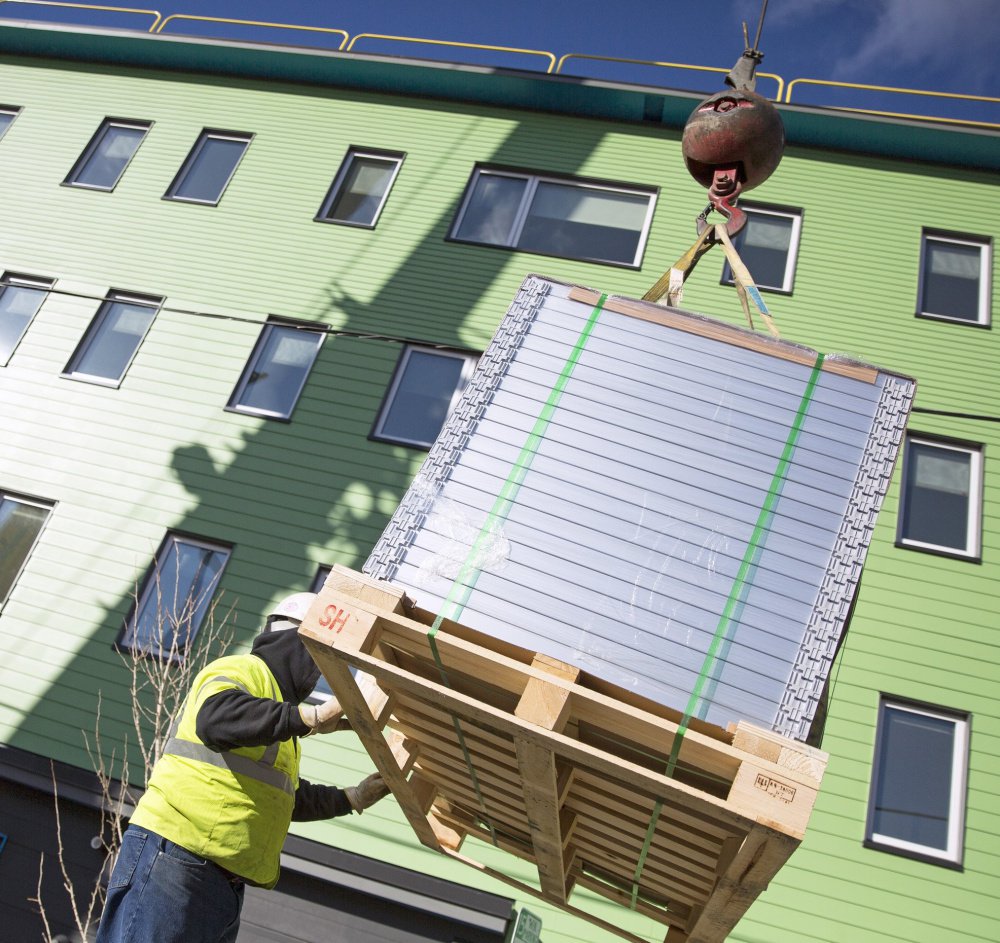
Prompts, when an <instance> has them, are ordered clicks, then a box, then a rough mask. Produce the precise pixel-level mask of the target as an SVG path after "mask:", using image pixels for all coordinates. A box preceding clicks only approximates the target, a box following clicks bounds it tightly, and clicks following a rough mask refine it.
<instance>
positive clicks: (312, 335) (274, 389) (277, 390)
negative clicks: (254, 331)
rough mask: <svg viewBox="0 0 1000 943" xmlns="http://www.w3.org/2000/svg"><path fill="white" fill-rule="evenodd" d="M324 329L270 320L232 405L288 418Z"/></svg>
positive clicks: (252, 411)
mask: <svg viewBox="0 0 1000 943" xmlns="http://www.w3.org/2000/svg"><path fill="white" fill-rule="evenodd" d="M322 343H323V332H322V331H318V330H316V325H315V324H310V325H297V324H294V323H292V322H281V321H269V322H268V323H267V324H266V325H264V330H263V331H261V333H260V337H259V338H258V339H257V344H256V345H255V346H254V349H253V353H252V354H251V355H250V360H249V362H248V363H247V366H246V369H245V370H244V371H243V375H242V376H241V377H240V381H239V383H237V384H236V389H235V390H234V391H233V395H232V397H230V400H229V406H228V408H229V409H235V410H237V411H238V412H242V413H254V414H255V415H258V416H270V417H272V418H276V419H288V418H289V417H290V416H291V415H292V410H293V409H294V408H295V404H296V403H297V402H298V399H299V395H300V394H301V393H302V389H303V387H304V386H305V385H306V378H307V377H308V376H309V371H310V370H311V369H312V365H313V362H314V361H315V360H316V355H317V353H319V347H320V344H322Z"/></svg>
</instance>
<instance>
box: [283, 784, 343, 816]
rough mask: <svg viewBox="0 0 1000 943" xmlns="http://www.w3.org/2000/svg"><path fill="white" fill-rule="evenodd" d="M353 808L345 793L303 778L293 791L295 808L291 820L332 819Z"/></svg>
mask: <svg viewBox="0 0 1000 943" xmlns="http://www.w3.org/2000/svg"><path fill="white" fill-rule="evenodd" d="M353 811H354V810H353V809H352V808H351V803H350V802H348V800H347V793H345V792H344V790H343V789H337V788H336V787H335V786H319V785H316V784H315V783H311V782H309V781H308V780H305V779H301V778H300V779H299V788H298V789H297V790H296V791H295V808H294V809H293V810H292V820H293V821H295V822H315V821H316V820H317V819H332V818H335V817H336V816H338V815H350V813H351V812H353Z"/></svg>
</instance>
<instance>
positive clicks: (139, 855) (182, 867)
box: [96, 825, 243, 943]
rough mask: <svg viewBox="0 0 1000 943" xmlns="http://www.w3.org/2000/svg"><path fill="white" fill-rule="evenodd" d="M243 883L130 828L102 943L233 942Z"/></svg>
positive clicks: (106, 906) (112, 883) (114, 880)
mask: <svg viewBox="0 0 1000 943" xmlns="http://www.w3.org/2000/svg"><path fill="white" fill-rule="evenodd" d="M242 907H243V883H242V882H238V881H237V882H234V881H232V880H231V879H230V878H229V877H228V876H227V874H226V872H225V871H223V870H222V869H221V868H218V867H216V866H215V865H214V864H212V863H211V862H210V861H206V860H205V859H204V858H199V857H198V856H197V855H193V854H191V852H190V851H188V850H187V849H186V848H181V846H180V845H175V844H174V843H173V842H172V841H167V839H165V838H162V837H161V836H159V835H157V834H155V833H154V832H147V831H146V830H145V829H141V828H137V827H136V826H134V825H131V826H129V828H128V829H127V830H126V832H125V836H124V838H123V839H122V847H121V851H120V852H119V854H118V860H117V861H116V862H115V867H114V870H113V871H112V872H111V880H110V881H109V882H108V898H107V901H106V902H105V904H104V913H103V915H102V916H101V925H100V927H98V930H97V941H96V943H233V941H235V939H236V933H237V931H238V930H239V928H240V910H241V909H242Z"/></svg>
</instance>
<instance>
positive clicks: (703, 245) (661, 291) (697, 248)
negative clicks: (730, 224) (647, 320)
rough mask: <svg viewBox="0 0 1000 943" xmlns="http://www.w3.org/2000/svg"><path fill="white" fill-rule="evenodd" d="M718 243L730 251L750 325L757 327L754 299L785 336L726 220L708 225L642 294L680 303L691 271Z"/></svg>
mask: <svg viewBox="0 0 1000 943" xmlns="http://www.w3.org/2000/svg"><path fill="white" fill-rule="evenodd" d="M716 243H719V245H721V246H722V249H723V251H724V252H725V253H726V259H727V260H728V261H729V268H730V269H731V270H732V273H733V282H734V284H735V285H736V292H737V294H738V295H739V297H740V304H741V305H742V306H743V313H744V314H745V315H746V318H747V324H749V325H750V329H751V330H755V328H754V323H753V317H752V316H751V314H750V301H751V300H752V301H753V303H754V307H755V308H756V309H757V310H758V311H759V312H760V316H761V317H762V318H763V319H764V325H765V327H766V328H767V329H768V331H769V332H770V333H771V335H772V336H773V337H781V335H780V334H779V333H778V328H777V326H776V325H775V323H774V319H773V318H772V317H771V313H770V312H769V311H768V310H767V305H766V304H764V299H763V298H761V296H760V292H759V291H758V290H757V286H756V285H755V284H754V281H753V278H751V277H750V272H749V271H748V270H747V267H746V265H744V264H743V260H742V259H741V258H740V254H739V253H738V252H737V251H736V247H735V246H734V245H733V241H732V239H730V238H729V233H728V232H726V224H725V223H718V224H716V225H715V226H706V227H705V229H704V230H702V232H701V233H700V234H699V236H698V238H697V239H696V240H695V241H694V244H693V245H692V246H691V248H690V249H688V250H687V252H685V253H684V254H683V255H682V256H681V257H680V258H679V259H678V260H677V261H676V262H675V263H674V264H673V265H672V266H671V267H670V268H669V269H668V270H667V271H666V272H664V273H663V275H661V276H660V278H659V279H658V280H657V282H656V284H655V285H654V286H653V287H652V288H650V289H649V291H647V292H646V294H644V295H643V296H642V300H643V301H654V302H659V301H660V299H661V298H663V296H664V295H666V302H665V303H666V304H668V305H670V306H671V307H673V308H678V307H680V303H681V299H682V298H683V297H684V282H685V281H686V280H687V277H688V276H689V275H690V274H691V272H692V271H694V267H695V266H696V265H697V264H698V260H699V259H700V258H701V257H702V256H703V255H704V254H705V253H706V252H708V250H709V249H711V248H712V246H713V245H715V244H716Z"/></svg>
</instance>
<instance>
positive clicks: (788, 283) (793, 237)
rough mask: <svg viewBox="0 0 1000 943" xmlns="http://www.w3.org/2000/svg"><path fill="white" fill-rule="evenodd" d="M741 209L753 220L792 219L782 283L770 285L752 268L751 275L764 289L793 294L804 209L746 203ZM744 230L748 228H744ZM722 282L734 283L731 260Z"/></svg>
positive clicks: (726, 283) (724, 271)
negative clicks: (763, 218) (760, 279)
mask: <svg viewBox="0 0 1000 943" xmlns="http://www.w3.org/2000/svg"><path fill="white" fill-rule="evenodd" d="M740 209H742V210H743V211H744V212H745V213H746V214H747V216H748V217H750V220H751V221H752V220H753V217H754V216H778V217H781V218H782V219H790V220H791V221H792V231H791V234H790V236H789V239H788V253H787V255H786V256H785V272H784V275H783V277H782V280H781V284H780V285H768V284H765V283H764V282H761V281H759V280H758V278H757V273H756V272H754V271H753V270H752V267H751V271H750V275H751V276H753V279H754V284H755V285H756V286H757V287H758V288H759V289H761V290H762V291H774V292H781V293H782V294H786V295H788V294H791V292H792V286H793V285H794V284H795V265H796V263H797V262H798V258H799V240H800V239H801V237H802V211H801V210H793V209H783V208H781V207H777V206H761V205H757V206H749V205H746V204H742V203H741V204H740ZM748 225H749V224H748ZM744 232H746V230H745V229H744ZM739 235H740V234H737V242H736V247H737V249H739V248H741V243H740V240H739ZM722 283H723V284H725V285H732V284H733V270H732V269H731V268H730V266H729V262H726V263H725V264H724V265H723V268H722Z"/></svg>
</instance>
